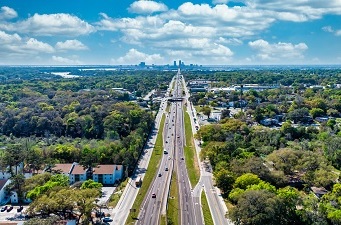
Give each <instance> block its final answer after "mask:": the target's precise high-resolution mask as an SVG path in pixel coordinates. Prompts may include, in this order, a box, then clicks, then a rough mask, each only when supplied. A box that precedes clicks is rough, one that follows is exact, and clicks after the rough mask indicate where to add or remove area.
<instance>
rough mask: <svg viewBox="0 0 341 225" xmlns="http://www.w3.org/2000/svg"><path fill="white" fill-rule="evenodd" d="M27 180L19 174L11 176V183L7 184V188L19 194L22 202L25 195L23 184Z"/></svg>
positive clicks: (19, 199) (19, 200)
mask: <svg viewBox="0 0 341 225" xmlns="http://www.w3.org/2000/svg"><path fill="white" fill-rule="evenodd" d="M24 182H25V176H24V175H22V174H17V175H14V176H13V177H11V183H10V184H9V185H8V186H7V190H9V191H13V192H16V193H17V195H18V202H19V203H21V202H22V200H23V197H24V193H23V184H24Z"/></svg>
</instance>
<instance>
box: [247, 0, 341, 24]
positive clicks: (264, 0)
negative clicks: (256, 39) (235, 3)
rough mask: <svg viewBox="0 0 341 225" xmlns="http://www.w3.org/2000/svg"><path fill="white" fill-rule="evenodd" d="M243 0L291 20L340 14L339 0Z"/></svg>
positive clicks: (307, 19)
mask: <svg viewBox="0 0 341 225" xmlns="http://www.w3.org/2000/svg"><path fill="white" fill-rule="evenodd" d="M245 2H246V5H247V6H248V7H252V8H257V9H263V10H269V11H272V12H273V13H274V14H273V16H274V18H277V19H279V20H287V21H293V22H303V21H309V20H316V19H320V18H322V16H324V15H326V14H336V15H341V1H340V0H329V1H319V0H295V1H273V0H252V1H248V0H247V1H245Z"/></svg>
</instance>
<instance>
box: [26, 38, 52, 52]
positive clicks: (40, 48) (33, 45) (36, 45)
mask: <svg viewBox="0 0 341 225" xmlns="http://www.w3.org/2000/svg"><path fill="white" fill-rule="evenodd" d="M23 47H24V48H25V49H28V50H33V51H37V52H43V53H52V52H54V48H53V47H52V46H51V45H49V44H47V43H44V42H41V41H38V40H37V39H35V38H30V39H28V40H27V41H26V43H25V45H24V46H23Z"/></svg>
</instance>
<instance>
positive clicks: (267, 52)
mask: <svg viewBox="0 0 341 225" xmlns="http://www.w3.org/2000/svg"><path fill="white" fill-rule="evenodd" d="M249 46H250V47H251V48H252V49H254V50H255V51H256V52H257V58H259V59H262V60H266V61H276V60H280V59H300V58H301V59H302V58H304V55H303V53H304V51H306V50H307V49H308V46H307V45H306V44H305V43H299V44H296V45H294V44H292V43H284V42H278V43H275V44H270V43H269V42H267V41H265V40H263V39H259V40H256V41H251V42H249Z"/></svg>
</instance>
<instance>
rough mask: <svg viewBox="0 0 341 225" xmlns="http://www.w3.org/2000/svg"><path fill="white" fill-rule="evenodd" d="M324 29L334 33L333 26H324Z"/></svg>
mask: <svg viewBox="0 0 341 225" xmlns="http://www.w3.org/2000/svg"><path fill="white" fill-rule="evenodd" d="M322 30H323V31H325V32H329V33H333V32H334V30H333V28H332V27H331V26H325V27H322Z"/></svg>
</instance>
